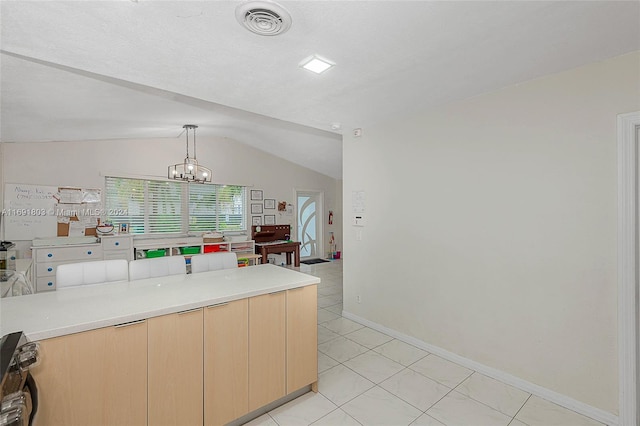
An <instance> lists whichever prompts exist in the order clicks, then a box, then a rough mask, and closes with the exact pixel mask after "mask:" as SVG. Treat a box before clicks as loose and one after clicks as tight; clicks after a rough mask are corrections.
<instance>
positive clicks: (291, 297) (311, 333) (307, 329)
mask: <svg viewBox="0 0 640 426" xmlns="http://www.w3.org/2000/svg"><path fill="white" fill-rule="evenodd" d="M317 303H318V290H317V286H315V285H310V286H307V287H300V288H295V289H292V290H287V322H286V323H287V393H288V394H289V393H291V392H294V391H296V390H298V389H300V388H303V387H304V386H308V385H309V384H313V383H316V382H317V381H318V345H317V342H318V321H317V318H318V309H317ZM314 390H316V389H315V388H314Z"/></svg>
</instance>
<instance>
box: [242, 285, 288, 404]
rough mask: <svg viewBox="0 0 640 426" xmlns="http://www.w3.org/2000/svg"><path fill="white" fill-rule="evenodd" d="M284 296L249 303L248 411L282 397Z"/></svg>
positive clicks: (263, 298)
mask: <svg viewBox="0 0 640 426" xmlns="http://www.w3.org/2000/svg"><path fill="white" fill-rule="evenodd" d="M285 305H286V298H285V292H278V293H271V294H265V295H263V296H256V297H252V298H250V299H249V411H253V410H255V409H257V408H260V407H262V406H263V405H266V404H268V403H270V402H273V401H275V400H276V399H278V398H281V397H283V396H285V394H286V383H285V340H286V334H285Z"/></svg>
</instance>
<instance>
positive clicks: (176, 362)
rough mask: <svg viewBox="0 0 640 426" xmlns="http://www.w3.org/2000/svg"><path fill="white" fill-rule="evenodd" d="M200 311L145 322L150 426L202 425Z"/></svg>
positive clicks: (201, 334) (180, 313)
mask: <svg viewBox="0 0 640 426" xmlns="http://www.w3.org/2000/svg"><path fill="white" fill-rule="evenodd" d="M202 316H203V314H202V309H195V310H191V311H185V312H179V313H176V314H171V315H163V316H160V317H155V318H151V319H149V320H148V351H149V353H148V359H149V364H148V383H149V392H148V397H149V424H150V425H154V426H155V425H157V426H159V425H174V426H188V425H202V391H203V384H202V381H203V378H202V358H203V343H202V336H203V331H202V330H203V324H202Z"/></svg>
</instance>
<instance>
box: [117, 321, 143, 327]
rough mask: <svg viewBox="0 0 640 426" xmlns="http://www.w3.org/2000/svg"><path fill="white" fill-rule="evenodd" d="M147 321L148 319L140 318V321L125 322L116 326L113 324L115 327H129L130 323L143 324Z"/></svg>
mask: <svg viewBox="0 0 640 426" xmlns="http://www.w3.org/2000/svg"><path fill="white" fill-rule="evenodd" d="M145 321H146V320H139V321H131V322H125V323H124V324H118V325H114V326H113V328H123V327H129V326H130V325H136V324H142V323H144V322H145Z"/></svg>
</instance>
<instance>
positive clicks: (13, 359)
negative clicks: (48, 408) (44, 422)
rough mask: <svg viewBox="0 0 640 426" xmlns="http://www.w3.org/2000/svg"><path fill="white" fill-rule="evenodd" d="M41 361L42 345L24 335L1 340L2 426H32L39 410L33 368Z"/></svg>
mask: <svg viewBox="0 0 640 426" xmlns="http://www.w3.org/2000/svg"><path fill="white" fill-rule="evenodd" d="M37 362H38V344H37V343H29V342H27V339H26V337H25V335H24V333H22V332H16V333H10V334H7V335H5V336H3V337H2V340H0V374H1V376H0V426H29V425H31V424H33V419H34V417H35V414H36V412H37V411H38V389H37V387H36V383H35V380H34V379H33V376H31V374H30V373H29V368H31V367H32V366H33V365H35V364H36V363H37Z"/></svg>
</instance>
